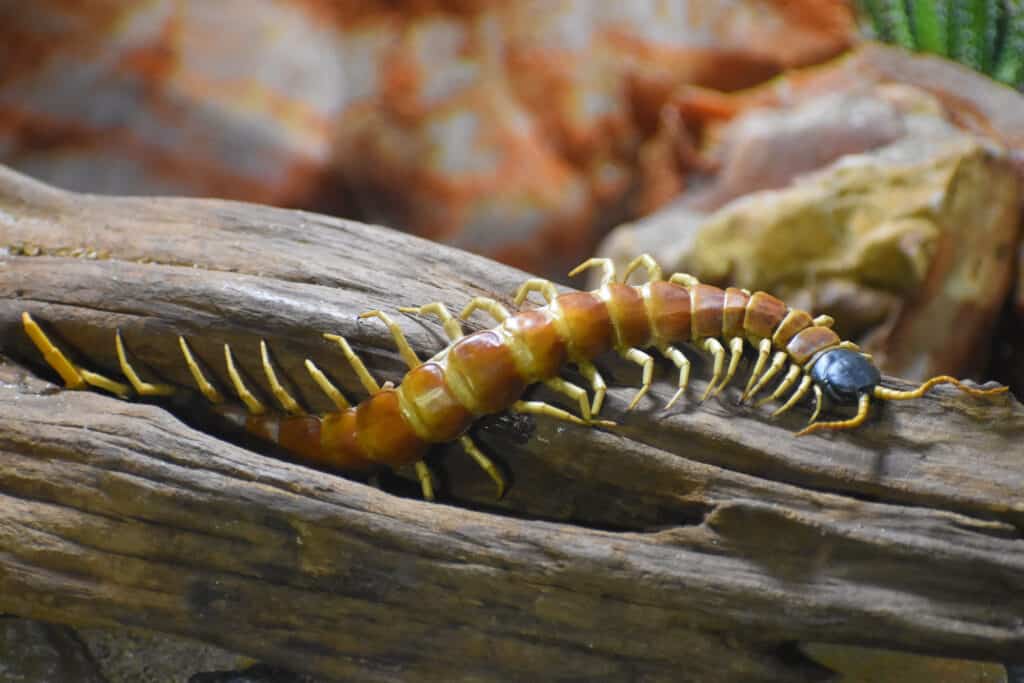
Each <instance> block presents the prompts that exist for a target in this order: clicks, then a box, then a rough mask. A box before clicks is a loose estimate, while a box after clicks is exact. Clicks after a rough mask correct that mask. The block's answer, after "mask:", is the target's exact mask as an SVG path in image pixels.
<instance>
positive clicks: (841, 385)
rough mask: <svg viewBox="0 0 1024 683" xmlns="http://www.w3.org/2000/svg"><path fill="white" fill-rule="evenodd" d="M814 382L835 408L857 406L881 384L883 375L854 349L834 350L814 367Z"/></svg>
mask: <svg viewBox="0 0 1024 683" xmlns="http://www.w3.org/2000/svg"><path fill="white" fill-rule="evenodd" d="M811 380H812V381H813V382H814V383H815V384H817V385H818V386H819V387H821V390H822V391H823V392H824V393H825V396H827V397H828V398H829V400H830V401H832V402H833V403H835V404H836V405H845V406H852V405H857V403H858V402H859V401H860V397H861V396H864V395H865V394H868V395H870V394H872V393H874V391H875V387H877V386H878V385H879V384H881V382H882V373H880V372H879V371H878V368H876V367H875V364H874V363H872V362H871V361H870V360H868V358H867V357H866V356H865V355H864V354H862V353H858V352H856V351H853V350H851V349H832V350H831V351H826V352H825V353H824V354H822V356H821V358H819V359H818V360H817V361H816V362H815V363H814V366H813V367H812V368H811Z"/></svg>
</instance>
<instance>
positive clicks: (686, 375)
mask: <svg viewBox="0 0 1024 683" xmlns="http://www.w3.org/2000/svg"><path fill="white" fill-rule="evenodd" d="M661 354H662V355H663V356H665V358H668V359H669V360H670V361H672V362H673V363H675V364H676V367H677V368H679V389H678V390H677V391H676V393H675V394H674V395H673V396H672V398H671V399H670V400H669V402H668V404H666V405H665V410H668V409H669V408H671V407H672V405H673V404H674V403H675V402H676V401H678V400H679V399H680V398H681V397H682V396H683V394H684V393H686V385H688V384H689V383H690V359H689V358H687V357H686V356H685V355H683V352H682V351H680V350H679V349H677V348H675V347H674V346H669V347H668V348H666V349H662V351H661Z"/></svg>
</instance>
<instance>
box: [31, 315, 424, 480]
mask: <svg viewBox="0 0 1024 683" xmlns="http://www.w3.org/2000/svg"><path fill="white" fill-rule="evenodd" d="M22 325H23V327H24V329H25V332H26V334H27V335H28V337H29V339H31V340H32V342H33V344H35V346H36V348H37V349H39V351H40V353H41V354H42V355H43V358H44V359H45V360H46V362H47V363H48V364H49V365H50V367H52V368H53V369H54V370H56V371H57V373H58V374H59V375H60V376H61V379H63V380H64V384H65V386H66V388H68V389H84V388H87V387H90V386H91V387H95V388H98V389H103V390H105V391H108V392H110V393H112V394H114V395H116V396H119V397H121V398H129V397H130V396H131V395H132V393H133V391H134V393H135V394H137V395H139V396H170V395H172V394H174V393H175V388H174V387H173V386H170V385H168V384H158V383H152V382H146V381H143V380H142V379H141V377H140V376H139V374H138V372H137V371H136V370H135V368H134V367H133V366H132V364H131V362H130V361H129V359H128V355H127V353H126V352H125V348H124V342H123V341H122V339H121V332H120V330H118V331H116V332H115V333H114V345H115V348H116V351H117V357H118V363H119V365H120V368H121V372H122V373H123V374H124V376H125V377H126V378H127V379H128V381H129V383H130V385H129V384H124V383H122V382H118V381H116V380H113V379H110V378H109V377H106V376H104V375H101V374H99V373H95V372H92V371H90V370H86V369H84V368H82V367H80V366H78V365H76V364H75V363H73V362H72V361H71V360H69V359H68V358H67V356H66V355H65V354H64V352H63V351H61V350H60V349H59V348H58V347H57V346H56V344H54V343H53V341H51V340H50V338H49V337H48V336H47V335H46V333H45V332H44V331H43V330H42V328H40V327H39V325H38V324H37V323H36V321H35V320H33V319H32V316H31V315H29V314H28V313H27V312H26V313H22ZM324 337H325V338H327V339H328V340H329V341H334V342H336V343H337V344H338V345H339V346H340V347H341V350H342V353H343V354H344V355H345V357H346V359H347V360H348V361H349V363H350V364H351V365H352V368H353V370H354V371H355V373H356V375H357V376H358V377H359V380H360V382H361V383H362V385H363V387H364V388H365V389H366V391H367V392H369V393H371V394H373V393H376V392H378V391H380V386H379V385H378V384H377V381H376V380H374V379H373V377H372V376H371V375H370V373H369V371H368V370H367V369H366V366H365V365H364V364H363V362H362V360H361V359H360V358H359V357H358V356H357V355H356V354H355V352H354V351H353V350H352V348H351V347H350V346H349V344H348V342H347V341H345V339H344V338H342V337H339V336H337V335H331V334H325V335H324ZM178 346H179V348H180V350H181V354H182V357H183V358H184V360H185V365H186V367H187V368H188V370H189V374H191V375H192V379H193V381H194V382H195V384H196V387H197V388H198V390H199V392H200V393H201V394H202V395H203V396H204V397H205V398H206V400H208V401H209V402H210V403H212V404H214V405H217V404H221V403H223V402H224V401H225V398H224V396H223V395H222V394H221V392H220V391H219V390H218V389H217V387H216V386H215V385H214V384H213V382H211V381H210V379H209V378H208V377H207V376H206V373H205V372H203V370H202V368H201V367H200V365H199V362H198V361H197V360H196V357H195V355H194V354H193V353H192V349H191V347H190V346H189V344H188V341H187V340H186V339H185V338H184V337H183V336H179V337H178ZM260 359H261V364H262V366H263V372H264V375H265V376H266V379H267V383H268V385H269V386H270V390H271V393H272V394H273V395H274V398H275V399H276V400H277V402H278V403H279V404H280V406H281V408H282V409H283V410H284V412H285V413H287V414H289V415H304V414H306V411H305V410H304V409H303V408H302V406H301V405H300V404H299V402H298V401H297V400H296V399H295V398H294V397H293V396H292V395H291V394H290V393H289V392H288V390H287V389H285V387H284V385H283V384H282V383H281V381H280V380H279V379H278V376H277V373H276V371H275V370H274V366H273V364H272V363H271V360H270V351H269V348H268V346H267V343H266V341H264V340H261V341H260ZM224 363H225V366H226V369H227V373H228V378H229V380H230V382H231V384H232V387H233V388H234V390H235V393H236V394H237V395H238V398H239V400H241V402H242V403H243V404H244V405H245V408H246V411H247V412H248V413H249V414H250V415H253V416H257V417H258V416H261V415H264V414H266V413H267V408H266V406H265V405H264V404H263V402H262V401H260V399H259V398H257V397H256V395H255V394H254V393H253V392H252V391H251V390H250V389H249V388H248V387H247V386H246V384H245V382H244V380H243V379H242V375H241V373H240V372H239V371H238V367H237V365H236V363H235V359H234V354H233V353H232V351H231V346H230V345H228V344H225V345H224ZM305 367H306V371H307V372H308V373H309V375H310V377H311V378H312V379H313V381H314V382H315V383H316V385H317V386H318V387H320V389H321V390H322V391H323V392H324V394H325V395H326V396H327V397H328V399H329V400H330V401H331V403H333V404H334V406H335V407H336V408H337V410H338V411H339V412H341V411H345V410H348V409H349V408H350V407H351V404H350V403H349V401H348V400H347V399H346V398H345V396H344V394H342V392H341V390H339V389H338V388H337V387H336V386H335V385H334V384H333V383H332V382H331V381H330V379H328V378H327V376H326V375H325V374H324V373H323V371H322V370H320V368H318V367H317V366H316V364H315V363H313V361H311V360H309V359H308V358H307V359H306V361H305ZM416 472H417V476H418V477H419V479H420V485H421V488H422V489H423V495H424V497H425V498H428V499H432V498H433V495H434V487H433V480H432V477H431V474H430V471H429V469H427V466H426V464H425V463H422V462H419V463H416Z"/></svg>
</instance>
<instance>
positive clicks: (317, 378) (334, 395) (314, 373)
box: [305, 358, 352, 411]
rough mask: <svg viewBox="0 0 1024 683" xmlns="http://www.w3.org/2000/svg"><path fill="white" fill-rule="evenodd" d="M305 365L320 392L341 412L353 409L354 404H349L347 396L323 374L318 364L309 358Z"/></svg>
mask: <svg viewBox="0 0 1024 683" xmlns="http://www.w3.org/2000/svg"><path fill="white" fill-rule="evenodd" d="M305 365H306V372H308V373H309V376H310V377H312V378H313V381H314V382H316V385H317V386H318V387H320V390H321V391H322V392H324V394H326V395H327V398H329V399H330V400H331V403H333V404H334V405H335V407H336V408H337V409H338V410H339V411H343V410H348V409H349V408H351V407H352V404H351V403H349V402H348V399H347V398H345V394H343V393H341V390H340V389H338V387H336V386H334V383H333V382H331V380H330V379H328V377H327V375H325V374H324V373H323V370H321V369H320V368H318V367H317V366H316V363H314V362H313V361H311V360H310V359H308V358H307V359H306V363H305Z"/></svg>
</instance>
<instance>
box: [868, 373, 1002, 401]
mask: <svg viewBox="0 0 1024 683" xmlns="http://www.w3.org/2000/svg"><path fill="white" fill-rule="evenodd" d="M939 384H952V385H953V386H955V387H956V388H957V389H959V390H960V391H963V392H965V393H967V394H970V395H971V396H994V395H995V394H1001V393H1003V392H1004V391H1006V390H1007V389H1008V388H1009V387H995V388H993V389H975V388H974V387H969V386H967V385H966V384H964V383H963V382H961V381H960V380H958V379H956V378H954V377H950V376H949V375H939V376H938V377H932V378H931V379H930V380H928V381H927V382H925V383H924V384H922V385H921V386H919V387H918V388H917V389H912V390H910V391H898V390H896V389H887V388H885V387H881V386H879V387H875V392H874V393H875V398H877V399H879V400H882V401H909V400H910V399H914V398H921V397H922V396H924V394H925V393H926V392H927V391H928V390H929V389H931V388H932V387H934V386H936V385H939Z"/></svg>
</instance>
